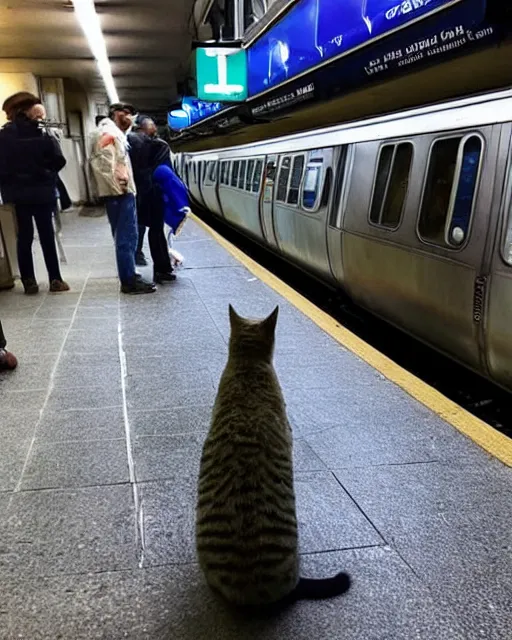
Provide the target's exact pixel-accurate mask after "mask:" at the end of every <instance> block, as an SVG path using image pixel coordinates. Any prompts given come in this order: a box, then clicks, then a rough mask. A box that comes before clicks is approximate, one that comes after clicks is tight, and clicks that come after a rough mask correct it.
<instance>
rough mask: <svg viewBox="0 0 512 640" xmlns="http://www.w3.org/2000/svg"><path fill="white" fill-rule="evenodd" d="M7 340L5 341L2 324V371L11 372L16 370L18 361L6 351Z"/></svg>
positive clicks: (0, 327)
mask: <svg viewBox="0 0 512 640" xmlns="http://www.w3.org/2000/svg"><path fill="white" fill-rule="evenodd" d="M6 346H7V340H6V339H5V335H4V331H3V329H2V323H1V322H0V371H11V370H12V369H16V367H17V366H18V361H17V360H16V357H15V355H14V354H13V353H11V352H10V351H7V350H6V348H5V347H6Z"/></svg>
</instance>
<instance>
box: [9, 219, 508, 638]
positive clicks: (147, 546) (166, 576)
mask: <svg viewBox="0 0 512 640" xmlns="http://www.w3.org/2000/svg"><path fill="white" fill-rule="evenodd" d="M63 223H64V228H63V233H64V237H63V242H64V247H65V250H66V254H67V257H68V265H64V266H63V275H64V277H65V279H66V280H67V281H68V282H69V283H70V285H71V286H72V291H71V292H70V293H66V294H58V295H50V294H46V292H45V291H42V292H41V293H40V295H38V296H35V297H27V296H24V295H23V293H22V290H21V287H20V285H19V284H18V285H17V286H16V288H15V289H14V290H12V291H9V292H2V293H0V319H1V320H2V323H3V325H4V330H5V333H6V336H7V340H8V348H10V349H11V350H12V351H13V352H14V353H15V354H16V355H17V357H18V359H19V368H18V370H17V371H16V372H14V373H10V374H2V375H1V376H0V409H1V410H0V443H1V445H0V638H1V639H2V640H4V639H5V640H14V639H19V638H23V639H27V640H39V639H45V640H46V639H48V640H56V639H57V638H59V639H61V640H100V639H101V640H117V639H121V638H129V639H131V640H143V639H151V640H160V639H161V640H164V639H166V640H171V639H172V640H217V639H218V640H252V639H254V640H256V639H258V640H287V639H292V638H293V639H294V640H305V639H307V640H312V639H314V640H323V639H325V640H445V639H446V640H477V639H479V640H480V639H483V640H505V639H508V640H509V639H510V630H511V629H512V600H511V598H512V560H511V558H512V553H511V549H512V529H511V526H510V523H511V521H512V499H511V496H512V493H511V471H510V468H509V466H508V465H507V464H504V463H503V462H501V461H500V460H498V459H497V458H496V457H494V456H493V455H492V454H490V453H488V452H486V451H485V450H484V449H482V448H481V447H480V446H477V445H476V444H475V443H474V442H473V440H471V439H470V438H468V437H467V436H466V435H464V434H463V433H461V431H460V430H459V429H460V427H461V425H462V426H463V425H464V424H465V423H466V422H467V424H470V423H471V424H472V420H473V419H472V418H471V416H468V415H467V414H466V413H465V412H463V411H462V410H458V409H457V408H456V407H455V406H454V405H453V406H451V405H449V404H446V403H445V404H443V400H442V399H440V398H438V396H436V395H435V394H431V395H430V396H429V398H430V400H429V402H430V401H431V400H432V399H433V400H432V401H433V402H435V401H436V398H438V401H439V403H440V408H439V410H436V409H435V407H432V406H427V405H428V402H427V401H425V402H422V401H420V399H418V398H420V396H421V393H424V394H425V397H427V396H428V390H425V389H424V387H422V383H420V382H419V381H417V382H416V383H414V384H415V385H416V386H415V387H414V389H415V391H414V390H411V389H410V388H409V389H407V390H406V386H407V385H406V384H405V383H404V380H406V379H408V374H406V373H405V372H402V373H399V372H398V373H397V368H396V367H395V368H394V369H393V365H391V364H389V363H388V365H386V364H385V363H384V360H383V363H384V364H383V365H382V366H381V367H380V368H379V369H375V368H374V366H372V362H373V361H372V360H371V358H366V359H367V360H368V362H366V361H365V359H364V358H365V357H366V356H365V354H368V353H369V351H368V350H366V351H365V349H364V345H363V347H361V349H360V350H359V351H360V353H359V355H356V353H354V351H355V352H357V349H356V348H355V347H354V345H355V344H356V343H355V342H354V340H352V343H351V344H349V343H348V342H347V344H345V346H344V345H343V344H342V342H343V336H344V335H348V332H347V333H346V334H344V333H343V331H344V330H343V328H340V327H337V326H336V323H335V322H334V321H332V331H331V332H330V333H329V331H326V330H324V329H325V328H326V326H327V325H326V323H328V322H329V320H328V319H326V318H325V317H324V316H323V315H322V313H321V312H320V311H319V310H316V311H315V309H314V308H313V307H312V305H309V306H308V305H307V304H306V303H303V302H301V301H300V297H299V296H294V294H293V293H291V292H290V291H289V290H288V288H287V287H286V286H285V285H282V286H281V285H280V284H279V283H278V282H277V281H275V280H274V281H273V280H272V276H270V275H268V277H266V276H265V277H264V276H263V273H262V271H261V272H258V270H257V269H255V268H251V266H250V264H249V262H240V260H239V258H240V257H241V256H240V254H239V253H238V252H237V251H236V250H232V251H230V250H229V247H228V246H227V244H226V243H225V242H219V240H218V239H217V238H216V237H215V235H212V234H210V233H209V232H208V230H207V229H205V227H204V225H202V224H199V223H198V222H195V221H193V220H191V221H189V222H188V223H187V225H186V227H185V230H184V232H183V234H182V236H181V237H180V239H179V241H178V242H177V245H176V246H177V248H178V250H179V251H180V252H181V253H182V254H183V255H184V257H185V263H184V266H183V268H181V269H180V270H179V271H178V272H177V274H178V279H177V281H176V282H175V283H173V284H171V285H168V286H164V287H159V289H158V291H157V292H156V293H155V294H152V295H146V296H138V297H129V296H121V295H120V294H119V290H118V282H117V278H116V272H115V263H114V251H113V247H112V241H111V238H110V231H109V226H108V223H107V220H106V218H104V217H94V218H92V217H91V218H89V217H79V216H78V215H77V214H76V213H75V214H69V215H65V216H64V220H63ZM146 253H147V254H148V253H149V252H148V251H146ZM38 254H39V249H38ZM142 271H144V270H142ZM38 273H39V276H40V281H41V282H43V281H44V278H43V277H42V276H43V274H44V273H45V272H44V269H43V267H42V265H41V261H39V267H38ZM229 303H231V304H233V305H234V307H235V309H236V310H237V311H238V312H239V313H240V314H241V315H247V316H252V317H263V316H265V315H266V314H268V313H269V312H270V311H271V310H272V309H273V308H274V306H275V305H276V304H279V306H280V315H279V319H278V328H277V340H276V353H275V366H276V370H277V373H278V376H279V379H280V381H281V384H282V387H283V392H284V395H285V398H286V401H287V406H288V412H289V418H290V421H291V424H292V427H293V431H294V438H295V451H294V455H295V483H296V493H297V508H298V519H299V523H300V549H301V554H302V565H303V573H304V574H307V575H310V576H315V577H320V576H326V575H330V574H332V573H334V572H337V571H339V570H343V571H347V572H348V573H350V575H351V577H352V580H353V584H352V587H351V589H350V591H349V592H348V593H347V594H346V595H344V596H342V597H340V598H338V599H335V600H329V601H319V602H299V603H297V604H296V605H294V606H293V607H291V608H289V609H287V610H285V611H283V612H282V613H280V614H279V615H277V616H274V617H265V616H264V615H260V616H251V617H248V616H246V615H245V616H244V615H234V614H233V613H232V612H230V611H229V610H228V609H227V608H226V607H225V606H223V604H222V603H220V602H219V601H218V600H217V599H216V598H215V597H214V596H213V595H212V593H211V592H210V590H209V589H208V587H207V586H206V584H205V583H204V581H203V577H202V575H201V573H200V571H199V568H198V566H197V564H196V559H195V551H194V516H195V492H196V480H197V473H198V468H199V460H200V454H201V447H202V443H203V439H204V437H205V434H206V433H207V430H208V426H209V419H210V413H211V408H212V405H213V401H214V397H215V392H216V388H217V384H218V380H219V377H220V374H221V372H222V369H223V367H224V364H225V361H226V357H227V340H228V336H229V320H228V304H229ZM322 327H323V328H322ZM336 331H339V332H341V333H340V334H339V339H336V337H333V336H335V335H337V334H335V332H336ZM347 340H348V338H347ZM374 355H375V354H374ZM359 356H362V357H359ZM373 364H375V362H373ZM386 366H388V367H389V375H388V373H387V371H386ZM421 389H423V391H421ZM413 391H414V392H413ZM441 405H443V406H442V407H441ZM450 407H451V408H450ZM440 414H441V415H443V416H445V417H444V418H443V417H441V415H440ZM445 418H446V419H445ZM450 422H451V423H452V424H450ZM453 425H455V426H456V427H458V428H455V426H453ZM473 427H474V429H473V431H474V433H476V432H477V431H478V430H479V427H478V425H477V426H474V425H473ZM482 429H483V431H482V433H483V435H481V440H482V441H486V439H487V440H489V441H490V442H491V444H490V445H489V447H488V448H489V449H492V447H493V444H492V439H493V437H492V434H491V432H490V430H489V431H488V432H486V431H485V428H484V427H482ZM470 435H471V433H470ZM478 437H480V436H478ZM478 437H476V439H477V440H478Z"/></svg>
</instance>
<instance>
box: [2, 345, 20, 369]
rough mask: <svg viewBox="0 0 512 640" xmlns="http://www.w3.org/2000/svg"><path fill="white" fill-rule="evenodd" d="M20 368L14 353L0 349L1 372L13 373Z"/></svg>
mask: <svg viewBox="0 0 512 640" xmlns="http://www.w3.org/2000/svg"><path fill="white" fill-rule="evenodd" d="M17 366H18V361H17V360H16V356H15V355H14V353H11V352H10V351H6V350H5V349H0V371H12V369H16V367H17Z"/></svg>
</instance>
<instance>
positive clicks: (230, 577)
mask: <svg viewBox="0 0 512 640" xmlns="http://www.w3.org/2000/svg"><path fill="white" fill-rule="evenodd" d="M278 312H279V307H276V308H275V310H274V311H273V312H272V313H271V314H270V316H268V318H266V319H265V320H263V321H256V320H248V319H245V318H241V317H240V316H238V314H237V313H236V312H235V310H234V309H233V307H232V306H231V305H230V306H229V317H230V325H231V336H230V342H229V357H228V362H227V365H226V367H225V369H224V372H223V374H222V377H221V380H220V384H219V389H218V392H217V397H216V400H215V406H214V409H213V415H212V422H211V426H210V431H209V433H208V436H207V438H206V441H205V444H204V447H203V452H202V457H201V466H200V472H199V486H198V502H197V514H196V517H197V520H196V545H197V554H198V558H199V564H200V566H201V569H202V571H203V573H204V575H205V578H206V581H207V583H208V584H209V585H210V587H211V588H212V589H214V590H215V591H217V592H220V594H221V595H222V596H223V597H224V598H225V599H226V600H227V601H229V602H230V603H231V604H233V605H237V606H254V605H275V604H276V603H283V604H286V603H291V602H294V601H295V600H298V599H301V598H304V599H319V598H328V597H334V596H337V595H340V594H341V593H343V592H345V591H347V589H348V588H349V586H350V578H349V576H348V575H346V574H344V573H340V574H338V575H336V576H334V577H332V578H327V579H324V580H313V579H304V578H300V577H299V557H298V533H297V516H296V509H295V492H294V487H293V463H292V432H291V427H290V425H289V423H288V419H287V416H286V409H285V402H284V399H283V395H282V393H281V388H280V386H279V382H278V379H277V376H276V373H275V371H274V367H273V364H272V359H273V352H274V335H275V328H276V323H277V316H278Z"/></svg>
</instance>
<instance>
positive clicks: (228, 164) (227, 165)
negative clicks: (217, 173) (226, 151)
mask: <svg viewBox="0 0 512 640" xmlns="http://www.w3.org/2000/svg"><path fill="white" fill-rule="evenodd" d="M230 169H231V162H228V161H225V162H224V184H226V185H229V173H230Z"/></svg>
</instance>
